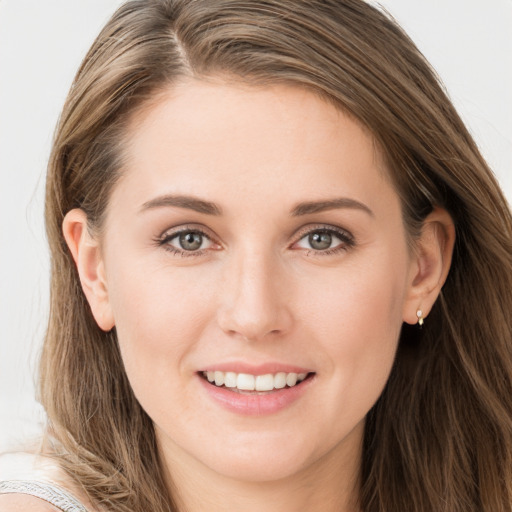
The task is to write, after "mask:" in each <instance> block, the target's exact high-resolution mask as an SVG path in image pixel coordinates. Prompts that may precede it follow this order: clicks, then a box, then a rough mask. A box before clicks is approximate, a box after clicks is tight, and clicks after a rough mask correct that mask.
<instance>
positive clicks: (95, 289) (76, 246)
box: [62, 209, 114, 331]
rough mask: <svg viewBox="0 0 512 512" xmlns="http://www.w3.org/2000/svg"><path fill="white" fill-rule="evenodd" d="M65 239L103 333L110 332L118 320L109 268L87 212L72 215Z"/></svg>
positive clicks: (65, 226)
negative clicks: (111, 297)
mask: <svg viewBox="0 0 512 512" xmlns="http://www.w3.org/2000/svg"><path fill="white" fill-rule="evenodd" d="M62 231H63V234H64V238H65V240H66V243H67V245H68V247H69V250H70V252H71V255H72V256H73V259H74V261H75V264H76V267H77V270H78V275H79V276H80V283H81V285H82V289H83V291H84V294H85V296H86V298H87V301H88V302H89V305H90V307H91V310H92V314H93V316H94V318H95V320H96V323H97V324H98V326H99V327H100V329H102V330H104V331H110V330H111V329H112V328H113V327H114V318H113V314H112V309H111V307H110V301H109V296H108V289H107V283H106V276H105V268H104V263H103V259H102V256H101V251H100V246H99V243H98V241H97V240H96V239H95V238H93V237H92V236H91V234H90V233H89V230H88V227H87V215H86V214H85V212H84V211H83V210H80V209H74V210H71V211H69V212H68V213H67V214H66V216H65V217H64V222H63V223H62Z"/></svg>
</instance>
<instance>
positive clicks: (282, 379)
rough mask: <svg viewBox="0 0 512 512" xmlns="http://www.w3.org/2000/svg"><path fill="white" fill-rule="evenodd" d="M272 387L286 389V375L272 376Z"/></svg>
mask: <svg viewBox="0 0 512 512" xmlns="http://www.w3.org/2000/svg"><path fill="white" fill-rule="evenodd" d="M274 387H275V388H276V389H283V388H285V387H286V373H284V372H279V373H276V374H275V375H274Z"/></svg>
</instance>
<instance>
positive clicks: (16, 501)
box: [0, 494, 59, 512]
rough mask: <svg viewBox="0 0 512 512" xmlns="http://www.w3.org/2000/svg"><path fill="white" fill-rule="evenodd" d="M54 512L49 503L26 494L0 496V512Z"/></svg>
mask: <svg viewBox="0 0 512 512" xmlns="http://www.w3.org/2000/svg"><path fill="white" fill-rule="evenodd" d="M27 510H30V512H56V511H58V510H59V509H58V508H55V507H54V506H53V505H50V503H47V502H46V501H43V500H41V499H39V498H36V497H34V496H28V495H26V494H2V495H0V512H26V511H27Z"/></svg>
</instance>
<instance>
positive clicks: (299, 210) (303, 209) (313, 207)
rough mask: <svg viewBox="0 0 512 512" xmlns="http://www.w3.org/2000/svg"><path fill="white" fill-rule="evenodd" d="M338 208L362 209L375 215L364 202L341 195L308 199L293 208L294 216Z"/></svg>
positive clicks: (372, 215)
mask: <svg viewBox="0 0 512 512" xmlns="http://www.w3.org/2000/svg"><path fill="white" fill-rule="evenodd" d="M338 208H353V209H356V210H362V211H364V212H366V213H367V214H368V215H370V216H371V217H375V214H374V213H373V212H372V210H370V208H368V206H366V205H365V204H364V203H361V202H359V201H356V200H355V199H350V198H348V197H339V198H335V199H328V200H324V201H307V202H304V203H299V204H298V205H296V206H295V207H294V208H293V209H292V212H291V213H292V216H293V217H299V216H301V215H309V214H311V213H319V212H325V211H327V210H335V209H338Z"/></svg>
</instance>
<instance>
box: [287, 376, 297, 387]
mask: <svg viewBox="0 0 512 512" xmlns="http://www.w3.org/2000/svg"><path fill="white" fill-rule="evenodd" d="M296 383H297V374H296V373H289V374H288V375H287V376H286V385H287V386H290V387H291V386H295V384H296Z"/></svg>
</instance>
